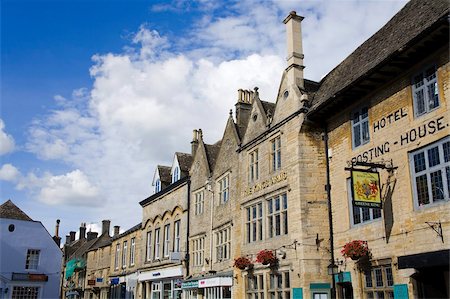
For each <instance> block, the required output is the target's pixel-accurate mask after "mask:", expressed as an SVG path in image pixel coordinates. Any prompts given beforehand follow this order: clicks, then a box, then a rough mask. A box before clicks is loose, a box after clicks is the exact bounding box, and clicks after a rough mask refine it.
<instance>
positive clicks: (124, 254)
mask: <svg viewBox="0 0 450 299" xmlns="http://www.w3.org/2000/svg"><path fill="white" fill-rule="evenodd" d="M127 251H128V241H123V245H122V269H125V268H126V267H127V253H128V252H127Z"/></svg>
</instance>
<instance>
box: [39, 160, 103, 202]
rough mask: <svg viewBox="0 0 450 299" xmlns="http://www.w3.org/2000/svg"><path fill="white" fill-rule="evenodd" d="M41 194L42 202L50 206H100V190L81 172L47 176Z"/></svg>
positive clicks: (43, 179)
mask: <svg viewBox="0 0 450 299" xmlns="http://www.w3.org/2000/svg"><path fill="white" fill-rule="evenodd" d="M42 182H43V183H44V184H43V186H42V189H41V190H40V192H39V195H38V198H39V200H40V201H42V202H44V203H46V204H49V205H59V204H66V205H76V206H79V205H81V206H97V205H99V204H100V200H101V198H99V190H98V188H97V187H95V186H93V185H92V184H91V183H90V182H89V179H88V178H87V176H86V175H85V174H84V173H83V172H82V171H80V170H78V169H77V170H74V171H72V172H69V173H67V174H65V175H58V176H47V177H44V178H42Z"/></svg>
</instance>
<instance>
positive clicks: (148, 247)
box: [145, 230, 153, 262]
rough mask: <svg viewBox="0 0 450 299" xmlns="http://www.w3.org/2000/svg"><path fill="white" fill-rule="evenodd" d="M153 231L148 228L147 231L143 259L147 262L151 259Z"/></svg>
mask: <svg viewBox="0 0 450 299" xmlns="http://www.w3.org/2000/svg"><path fill="white" fill-rule="evenodd" d="M152 237H153V231H152V230H148V231H147V243H146V251H145V260H146V261H147V262H150V261H151V260H152V252H153V250H152V247H153V246H152V245H153V239H152Z"/></svg>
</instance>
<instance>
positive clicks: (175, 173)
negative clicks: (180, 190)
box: [172, 166, 180, 183]
mask: <svg viewBox="0 0 450 299" xmlns="http://www.w3.org/2000/svg"><path fill="white" fill-rule="evenodd" d="M179 179H180V168H179V167H178V166H177V167H175V168H174V170H173V173H172V183H175V182H176V181H178V180H179Z"/></svg>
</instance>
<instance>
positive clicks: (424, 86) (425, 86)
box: [411, 64, 441, 118]
mask: <svg viewBox="0 0 450 299" xmlns="http://www.w3.org/2000/svg"><path fill="white" fill-rule="evenodd" d="M432 68H434V72H433V75H432V76H433V78H432V79H431V80H429V79H428V78H429V77H430V76H427V71H429V70H430V69H432ZM419 76H421V78H422V79H421V84H420V86H417V84H418V83H419V82H416V78H417V77H419ZM431 85H434V88H435V95H436V97H437V99H436V100H435V102H437V105H436V106H434V107H430V102H431V99H430V94H429V91H430V90H429V86H431ZM418 91H422V92H423V95H422V96H423V105H424V110H423V111H422V112H421V111H418V108H419V106H420V104H419V102H418V101H419V99H418V98H417V97H416V96H417V92H418ZM411 95H412V104H413V111H414V118H418V117H421V116H423V115H426V114H428V113H430V112H431V111H434V110H436V109H438V108H439V107H440V106H441V99H440V97H439V84H438V68H437V66H436V64H432V65H428V66H426V67H424V68H422V69H421V70H420V71H419V72H416V73H415V74H414V75H413V76H412V78H411Z"/></svg>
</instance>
